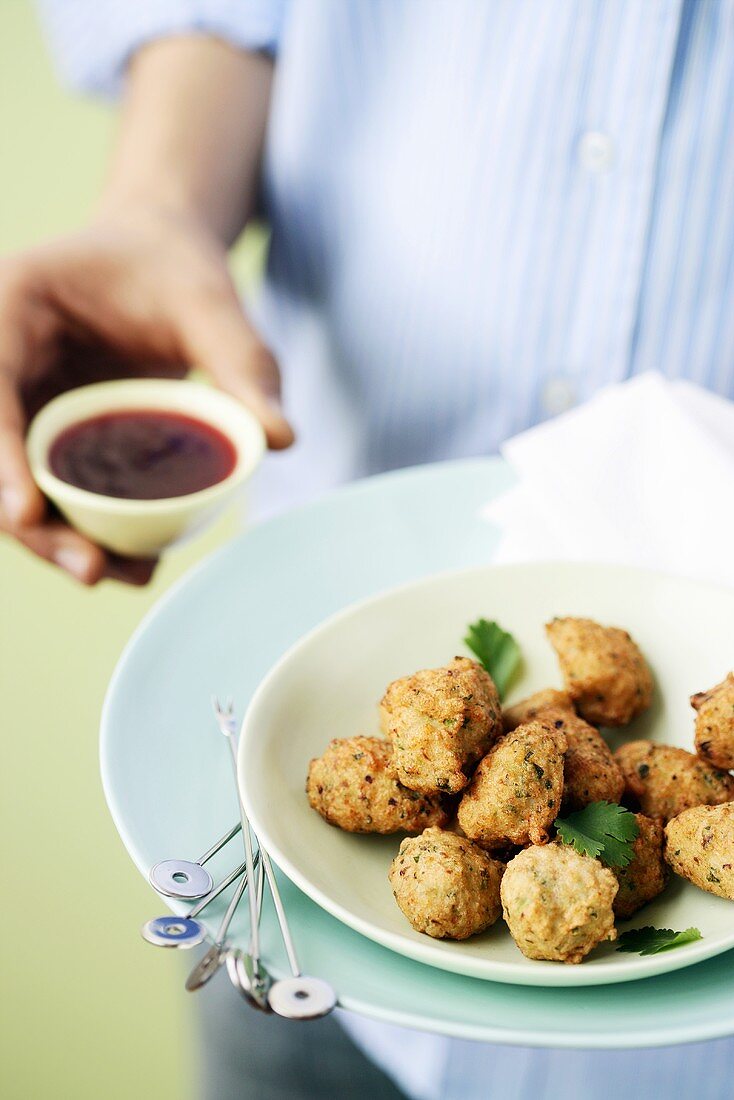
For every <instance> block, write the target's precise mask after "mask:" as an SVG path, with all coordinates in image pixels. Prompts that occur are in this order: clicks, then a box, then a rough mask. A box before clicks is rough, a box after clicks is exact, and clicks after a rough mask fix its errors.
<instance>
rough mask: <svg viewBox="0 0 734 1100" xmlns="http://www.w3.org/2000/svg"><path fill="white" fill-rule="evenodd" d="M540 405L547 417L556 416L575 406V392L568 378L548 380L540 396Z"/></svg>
mask: <svg viewBox="0 0 734 1100" xmlns="http://www.w3.org/2000/svg"><path fill="white" fill-rule="evenodd" d="M540 403H541V405H542V406H543V411H544V412H545V413H546V414H547V415H548V416H558V414H559V413H563V412H566V411H567V410H568V409H570V408H573V406H574V405H575V404H576V390H575V388H574V385H573V383H572V382H571V380H570V379H569V378H564V377H562V376H561V375H558V376H556V377H555V378H549V379H548V381H547V382H546V383H545V385H544V386H543V389H542V391H541V394H540Z"/></svg>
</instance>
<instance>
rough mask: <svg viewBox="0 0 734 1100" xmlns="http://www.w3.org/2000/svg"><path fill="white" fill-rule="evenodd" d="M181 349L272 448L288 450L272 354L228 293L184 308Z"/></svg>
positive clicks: (287, 426) (288, 432)
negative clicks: (248, 415)
mask: <svg viewBox="0 0 734 1100" xmlns="http://www.w3.org/2000/svg"><path fill="white" fill-rule="evenodd" d="M182 336H183V343H184V350H185V352H186V353H187V355H188V356H189V357H190V358H191V359H192V361H193V362H194V363H195V364H196V365H197V366H199V367H203V368H204V370H206V371H207V372H208V373H209V374H210V375H211V377H212V378H213V379H214V381H215V382H216V383H217V385H219V386H221V388H222V389H223V390H226V391H227V393H230V394H232V396H233V397H236V398H238V399H239V400H240V401H241V402H242V403H243V405H246V406H247V407H248V409H250V411H251V412H253V413H254V414H255V416H256V417H257V418H258V420H259V421H260V423H261V424H262V426H263V429H264V431H265V436H266V438H267V441H268V446H269V447H271V448H272V449H273V450H276V451H278V450H283V449H284V448H285V447H290V445H291V443H293V441H294V439H295V435H294V433H293V429H292V428H291V426H290V424H289V423H288V421H287V420H286V418H285V416H284V415H283V411H282V408H281V405H280V371H279V370H278V364H277V362H276V360H275V357H274V355H273V354H272V352H271V351H270V349H269V348H267V347H266V346H265V344H264V343H263V342H262V340H261V339H260V337H259V336H258V334H257V333H256V332H255V330H254V329H253V328H252V326H251V325H250V324H249V322H248V320H247V318H246V317H245V315H244V313H243V312H242V309H241V307H240V304H239V301H238V300H237V298H236V296H235V295H234V294H233V296H232V298H231V299H230V298H229V296H226V297H223V299H222V300H221V301H219V300H216V301H212V299H211V298H210V299H208V300H207V302H206V303H205V304H202V305H201V306H196V307H195V308H191V307H189V308H188V309H187V310H186V316H185V320H184V327H183V333H182Z"/></svg>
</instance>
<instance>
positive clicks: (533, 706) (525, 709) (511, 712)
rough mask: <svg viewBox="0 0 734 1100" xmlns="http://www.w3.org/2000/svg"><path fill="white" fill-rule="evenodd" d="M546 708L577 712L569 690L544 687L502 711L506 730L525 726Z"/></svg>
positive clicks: (541, 714)
mask: <svg viewBox="0 0 734 1100" xmlns="http://www.w3.org/2000/svg"><path fill="white" fill-rule="evenodd" d="M546 710H567V711H569V712H570V713H571V714H575V711H574V709H573V703H572V701H571V696H570V695H569V694H568V692H567V691H558V689H557V688H544V689H543V690H542V691H536V692H535V694H534V695H529V696H528V697H527V699H521V700H520V702H519V703H515V705H514V706H512V707H507V708H506V709H505V710H504V711H503V712H502V720H503V722H504V727H505V732H507V733H509V732H510V730H515V729H517V727H518V726H524V725H525V723H526V722H529V721H530V720H531V719H532V718H541V717H542V716H543V713H544V712H545V711H546Z"/></svg>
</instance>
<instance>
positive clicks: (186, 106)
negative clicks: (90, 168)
mask: <svg viewBox="0 0 734 1100" xmlns="http://www.w3.org/2000/svg"><path fill="white" fill-rule="evenodd" d="M272 70H273V63H272V61H271V60H270V59H269V58H267V57H265V56H263V55H260V54H254V53H246V52H244V51H241V50H238V49H235V48H234V47H232V46H229V45H227V44H226V43H224V42H222V41H219V40H218V39H214V38H209V37H204V36H200V35H191V36H181V37H175V38H166V39H161V40H158V41H156V42H154V43H152V44H151V45H149V46H146V47H144V48H143V49H141V50H140V51H139V52H138V53H137V54H136V55H135V57H134V58H133V60H132V62H131V64H130V68H129V73H128V79H127V84H126V93H125V98H124V102H123V107H122V117H121V123H120V130H119V136H118V139H117V143H116V147H115V150H114V153H113V156H112V162H111V166H110V171H109V176H108V180H107V183H106V186H105V188H104V191H103V195H102V198H101V201H100V209H101V211H102V212H104V213H107V212H109V211H111V210H115V209H120V208H125V207H127V206H135V205H140V204H145V205H153V206H157V207H161V208H163V209H167V210H170V211H171V212H172V213H181V214H183V215H185V216H187V217H194V218H196V219H197V220H198V221H200V222H202V223H203V224H204V225H206V226H207V227H208V228H209V229H210V230H211V231H212V232H214V233H215V234H216V235H217V236H218V237H220V239H221V240H222V241H224V242H225V243H227V244H229V243H231V242H232V241H233V240H234V239H235V238H236V236H237V235H238V233H239V232H240V231H241V229H242V228H243V226H244V224H245V222H246V221H247V218H248V217H249V216H250V214H251V213H252V210H253V206H254V202H255V197H256V194H257V187H258V177H259V172H260V161H261V155H262V148H263V141H264V135H265V127H266V123H267V114H268V106H269V99H270V87H271V80H272Z"/></svg>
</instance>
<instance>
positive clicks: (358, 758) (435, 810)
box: [306, 737, 447, 833]
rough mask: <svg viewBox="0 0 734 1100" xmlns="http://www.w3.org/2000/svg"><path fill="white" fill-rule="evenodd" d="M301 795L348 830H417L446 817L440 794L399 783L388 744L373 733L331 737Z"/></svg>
mask: <svg viewBox="0 0 734 1100" xmlns="http://www.w3.org/2000/svg"><path fill="white" fill-rule="evenodd" d="M306 793H307V795H308V800H309V802H310V803H311V805H312V806H313V808H314V810H316V812H317V813H319V814H321V816H322V817H323V818H324V819H325V820H326V821H328V822H329V824H330V825H336V826H338V828H340V829H345V830H346V831H347V832H349V833H397V832H400V831H401V830H404V831H405V832H406V833H420V832H422V830H423V829H425V828H426V826H428V825H443V824H444V823H445V821H446V819H447V814H446V812H445V810H444V808H443V806H442V804H441V799H440V797H438V796H430V795H428V796H426V795H420V794H417V793H416V792H415V791H409V790H408V789H407V788H406V787H404V786H403V785H402V784H401V783H400V781H399V780H398V774H397V771H396V770H395V763H394V760H393V751H392V746H391V745H390V742H389V741H383V740H382V739H381V738H379V737H347V738H344V739H343V740H334V741H332V742H331V743H330V744H329V747H328V749H327V750H326V752H325V753H324V755H323V756H319V757H318V758H317V759H315V760H312V761H311V763H310V765H309V769H308V779H307V781H306Z"/></svg>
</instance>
